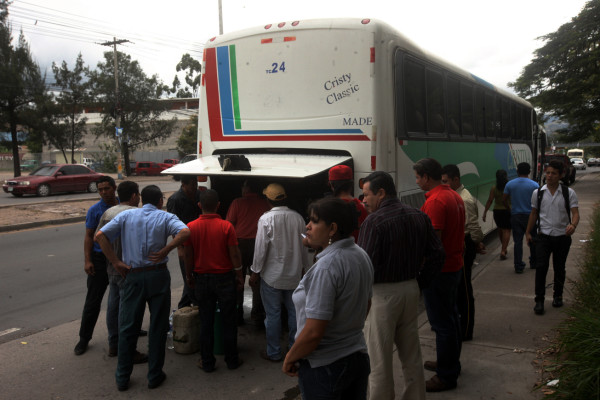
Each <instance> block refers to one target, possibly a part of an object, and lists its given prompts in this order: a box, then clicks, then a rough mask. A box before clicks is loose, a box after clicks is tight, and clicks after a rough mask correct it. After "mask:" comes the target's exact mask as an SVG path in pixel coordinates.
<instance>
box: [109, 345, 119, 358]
mask: <svg viewBox="0 0 600 400" xmlns="http://www.w3.org/2000/svg"><path fill="white" fill-rule="evenodd" d="M118 355H119V348H118V347H109V348H108V356H109V357H116V356H118Z"/></svg>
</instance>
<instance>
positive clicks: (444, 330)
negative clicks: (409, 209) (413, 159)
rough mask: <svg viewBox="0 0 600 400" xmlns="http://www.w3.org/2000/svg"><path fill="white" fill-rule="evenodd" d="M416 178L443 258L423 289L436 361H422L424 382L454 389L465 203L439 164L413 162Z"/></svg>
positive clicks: (427, 160)
mask: <svg viewBox="0 0 600 400" xmlns="http://www.w3.org/2000/svg"><path fill="white" fill-rule="evenodd" d="M413 169H414V171H415V177H416V182H417V185H419V187H420V188H421V189H422V190H424V191H425V192H427V193H425V199H426V200H425V204H423V206H422V207H421V211H423V212H424V213H425V214H427V215H428V216H429V218H430V219H431V223H432V225H433V229H434V230H435V232H436V233H437V234H438V235H439V237H440V238H441V239H442V244H443V245H444V251H445V252H446V261H445V262H444V267H443V268H442V272H441V273H439V274H438V275H436V276H435V277H434V278H433V279H432V280H431V282H430V284H429V286H428V287H427V288H425V289H424V290H423V294H424V298H425V308H426V310H427V317H428V319H429V323H430V324H431V327H432V329H433V330H434V331H435V336H436V351H437V361H426V362H425V369H427V370H430V371H435V372H436V375H434V376H433V377H432V378H431V379H429V380H428V381H426V382H425V389H426V390H427V391H428V392H440V391H443V390H448V389H454V388H455V387H456V381H457V379H458V375H459V374H460V351H461V344H462V343H461V334H460V319H459V315H458V308H457V305H456V296H457V294H456V291H457V288H458V285H459V282H460V278H461V270H462V267H463V251H464V246H465V242H464V238H465V206H464V203H463V200H462V198H461V197H460V195H459V194H458V193H456V192H455V191H454V190H452V188H451V187H450V186H448V185H443V184H442V166H441V165H440V163H439V162H437V161H436V160H434V159H433V158H424V159H422V160H419V161H417V163H416V164H415V165H414V166H413Z"/></svg>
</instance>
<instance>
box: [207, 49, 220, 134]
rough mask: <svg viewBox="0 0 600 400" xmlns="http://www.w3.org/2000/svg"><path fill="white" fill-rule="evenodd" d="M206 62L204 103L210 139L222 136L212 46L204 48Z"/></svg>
mask: <svg viewBox="0 0 600 400" xmlns="http://www.w3.org/2000/svg"><path fill="white" fill-rule="evenodd" d="M204 55H205V56H206V63H205V64H204V65H205V67H204V75H203V76H206V105H207V111H208V126H209V130H210V138H211V140H219V138H220V137H223V125H222V124H221V105H220V104H221V102H220V99H219V79H218V74H217V51H216V49H215V48H214V47H212V48H210V49H205V50H204Z"/></svg>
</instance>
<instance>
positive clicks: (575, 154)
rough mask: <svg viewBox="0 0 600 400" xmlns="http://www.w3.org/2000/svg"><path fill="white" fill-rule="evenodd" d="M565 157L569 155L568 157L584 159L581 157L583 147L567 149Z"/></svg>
mask: <svg viewBox="0 0 600 400" xmlns="http://www.w3.org/2000/svg"><path fill="white" fill-rule="evenodd" d="M567 157H569V158H581V159H582V160H585V159H584V158H583V149H571V150H567Z"/></svg>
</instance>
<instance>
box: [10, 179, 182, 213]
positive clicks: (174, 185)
mask: <svg viewBox="0 0 600 400" xmlns="http://www.w3.org/2000/svg"><path fill="white" fill-rule="evenodd" d="M115 176H116V175H115ZM4 179H6V178H4ZM4 179H2V183H4ZM131 179H132V180H134V181H135V182H138V184H139V185H140V187H141V188H143V187H144V186H147V185H157V186H158V187H160V189H161V190H162V191H163V192H165V193H166V192H174V191H176V190H178V189H179V186H180V183H179V182H175V181H173V179H172V178H171V177H166V176H165V177H137V176H134V177H131ZM118 183H119V181H117V184H118ZM97 198H98V194H97V193H62V194H55V195H50V196H48V197H38V196H34V195H25V196H23V197H21V198H16V197H14V196H13V195H11V194H8V193H4V191H3V190H2V191H0V207H3V206H4V207H6V206H12V205H23V204H33V203H49V202H61V201H72V200H87V199H97Z"/></svg>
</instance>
